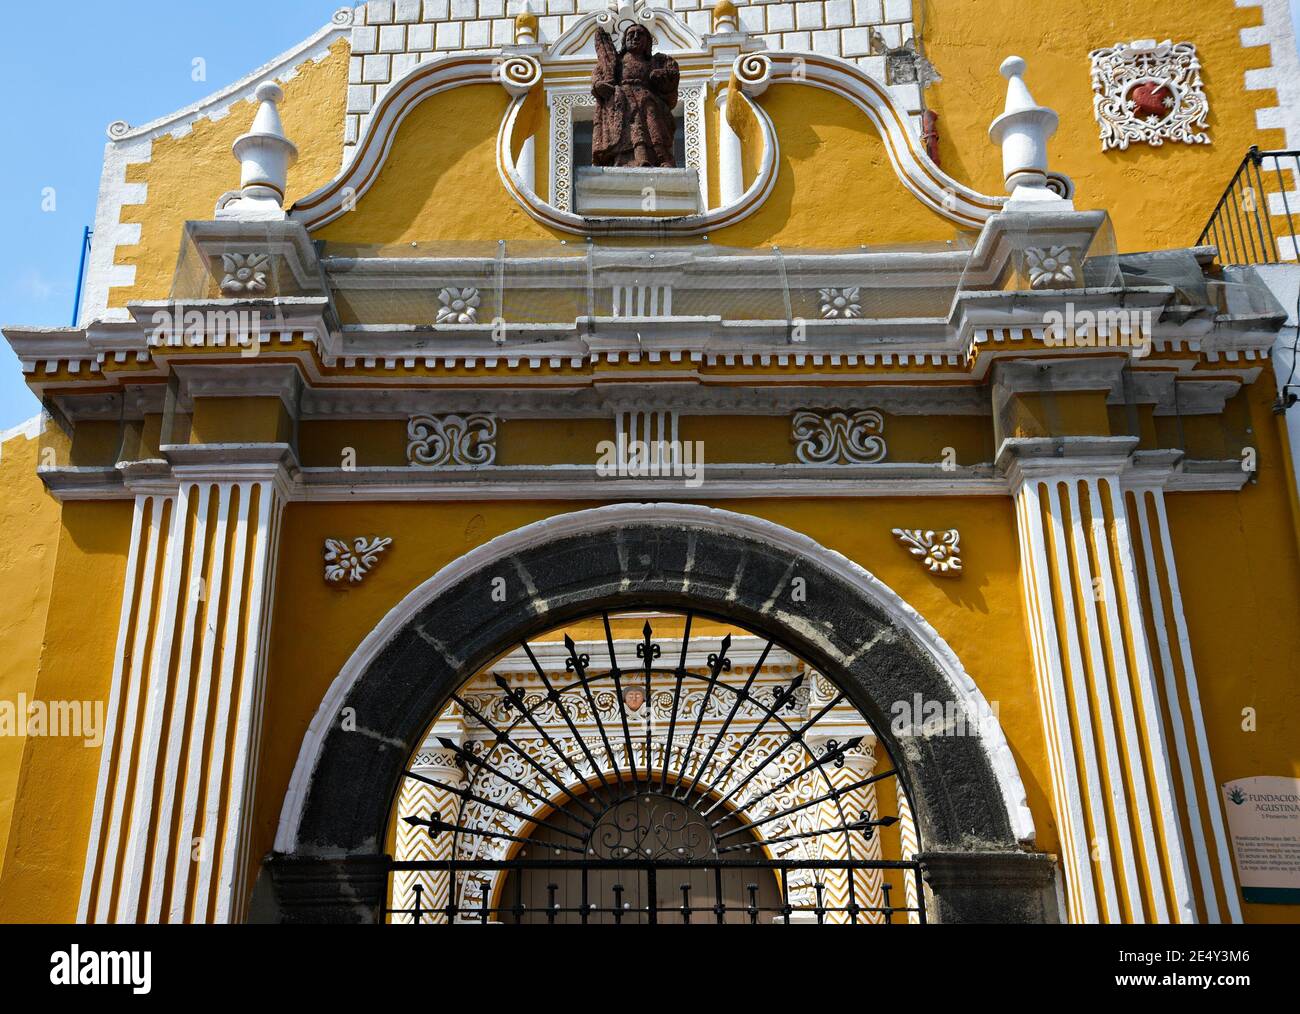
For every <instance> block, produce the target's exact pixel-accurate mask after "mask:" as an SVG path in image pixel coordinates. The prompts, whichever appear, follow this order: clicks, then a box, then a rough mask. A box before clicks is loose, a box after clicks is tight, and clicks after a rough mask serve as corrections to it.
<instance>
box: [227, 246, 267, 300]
mask: <svg viewBox="0 0 1300 1014" xmlns="http://www.w3.org/2000/svg"><path fill="white" fill-rule="evenodd" d="M221 261H222V266H223V267H224V268H225V271H226V276H225V277H224V278H223V279H221V291H222V292H223V293H224V294H225V295H228V296H232V295H243V294H245V293H250V292H253V293H256V292H265V291H266V272H267V269H268V268H269V267H270V264H271V258H270V257H269V256H267V255H266V254H258V253H250V254H237V253H228V254H222V255H221Z"/></svg>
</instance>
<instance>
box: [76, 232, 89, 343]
mask: <svg viewBox="0 0 1300 1014" xmlns="http://www.w3.org/2000/svg"><path fill="white" fill-rule="evenodd" d="M92 235H94V234H93V233H92V232H91V231H90V226H86V231H85V232H84V233H82V235H81V264H80V266H78V268H77V295H76V297H75V298H74V299H73V301H72V326H73V327H76V326H77V319H78V318H79V317H80V316H81V288H82V285H83V284H84V282H85V280H86V254H88V253H89V252H90V237H91V236H92Z"/></svg>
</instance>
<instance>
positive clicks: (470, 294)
mask: <svg viewBox="0 0 1300 1014" xmlns="http://www.w3.org/2000/svg"><path fill="white" fill-rule="evenodd" d="M438 302H439V303H440V304H442V305H441V306H439V307H438V319H437V322H438V323H439V324H477V323H478V308H479V306H480V305H481V304H482V299H481V298H480V297H479V294H478V289H472V288H470V289H456V288H446V289H443V290H442V291H441V292H439V293H438Z"/></svg>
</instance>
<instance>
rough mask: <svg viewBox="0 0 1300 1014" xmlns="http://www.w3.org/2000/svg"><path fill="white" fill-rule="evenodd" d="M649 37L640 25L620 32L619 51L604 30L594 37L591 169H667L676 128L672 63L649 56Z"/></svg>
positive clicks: (657, 55) (651, 39)
mask: <svg viewBox="0 0 1300 1014" xmlns="http://www.w3.org/2000/svg"><path fill="white" fill-rule="evenodd" d="M653 49H654V36H652V35H651V34H650V30H649V29H648V28H646V27H645V26H643V25H632V26H631V27H630V28H628V30H627V31H626V32H624V33H623V51H622V52H621V53H620V52H618V51H617V50H615V48H614V41H613V39H611V38H610V37H609V33H608V32H606V31H605V30H604V29H598V30H597V32H596V69H595V70H594V71H593V72H592V75H591V94H592V95H594V96H595V97H596V118H595V123H594V124H593V126H592V134H591V161H592V164H593V165H597V166H617V167H620V168H628V169H673V168H676V162H675V161H674V160H673V139H674V138H675V136H676V134H677V123H676V121H675V120H674V119H673V110H674V109H675V108H676V107H677V84H678V79H679V78H680V76H681V69H680V68H679V67H678V66H677V61H676V60H674V59H673V58H672V57H671V56H666V55H665V54H663V53H655V52H653Z"/></svg>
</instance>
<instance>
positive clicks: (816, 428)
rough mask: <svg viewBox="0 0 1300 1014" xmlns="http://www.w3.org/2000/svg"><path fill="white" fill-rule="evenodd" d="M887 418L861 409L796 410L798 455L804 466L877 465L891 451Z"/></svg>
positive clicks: (794, 431) (793, 429) (794, 436)
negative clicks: (886, 434) (888, 440)
mask: <svg viewBox="0 0 1300 1014" xmlns="http://www.w3.org/2000/svg"><path fill="white" fill-rule="evenodd" d="M884 431H885V417H884V416H883V415H881V414H880V413H879V412H877V411H876V410H875V409H870V408H868V409H862V410H860V411H858V412H813V411H802V412H796V413H795V414H794V417H793V418H792V419H791V439H792V440H793V441H794V445H795V446H794V454H795V457H796V458H797V459H798V460H799V462H800V463H801V464H804V465H874V464H876V463H877V462H880V461H884V460H885V457H886V455H887V454H888V453H889V450H888V448H887V447H886V445H885V438H884V435H883V434H884Z"/></svg>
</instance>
